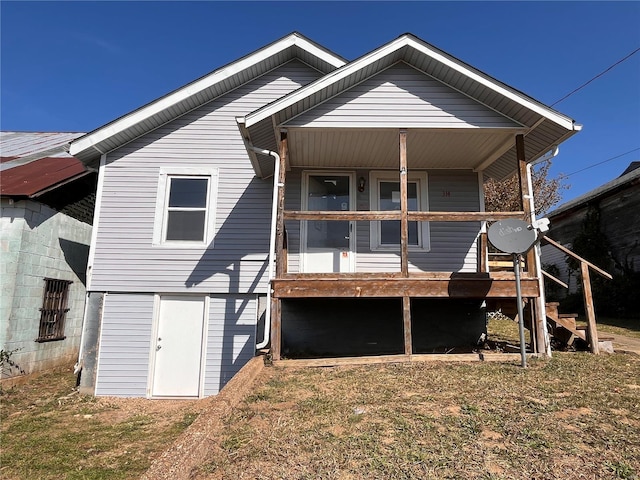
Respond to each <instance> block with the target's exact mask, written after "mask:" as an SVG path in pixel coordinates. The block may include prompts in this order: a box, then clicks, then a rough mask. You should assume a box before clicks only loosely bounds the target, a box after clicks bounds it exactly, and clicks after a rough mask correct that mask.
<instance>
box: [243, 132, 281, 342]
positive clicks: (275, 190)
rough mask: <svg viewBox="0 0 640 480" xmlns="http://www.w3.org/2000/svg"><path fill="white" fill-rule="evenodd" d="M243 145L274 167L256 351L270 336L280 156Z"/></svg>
mask: <svg viewBox="0 0 640 480" xmlns="http://www.w3.org/2000/svg"><path fill="white" fill-rule="evenodd" d="M243 140H244V145H245V147H247V149H248V150H251V151H253V152H255V153H260V154H262V155H270V156H272V157H273V158H274V159H275V163H276V164H275V167H274V171H273V199H272V202H271V233H270V235H269V268H268V276H269V285H268V288H267V309H266V311H265V320H264V337H263V339H262V341H261V342H260V343H256V350H260V349H262V348H265V347H266V346H267V345H268V344H269V340H270V335H271V280H273V278H274V275H273V264H274V263H275V259H276V216H277V215H278V189H279V188H282V187H284V185H280V184H279V183H278V179H279V178H280V155H278V154H277V153H276V152H274V151H271V150H265V149H262V148H258V147H254V146H253V145H251V144H250V143H249V141H248V140H247V139H246V138H244V137H243Z"/></svg>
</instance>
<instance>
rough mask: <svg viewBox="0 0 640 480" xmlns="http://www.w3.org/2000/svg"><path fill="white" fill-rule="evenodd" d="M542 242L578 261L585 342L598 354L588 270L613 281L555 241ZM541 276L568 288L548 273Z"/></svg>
mask: <svg viewBox="0 0 640 480" xmlns="http://www.w3.org/2000/svg"><path fill="white" fill-rule="evenodd" d="M543 241H544V242H546V243H548V244H549V245H552V246H553V247H555V248H557V249H558V250H560V251H561V252H563V253H564V254H566V255H569V256H570V257H572V258H574V259H576V260H578V261H579V262H580V273H581V277H582V294H583V298H584V310H585V313H586V316H587V340H588V342H589V348H590V350H591V353H594V354H598V353H600V349H599V345H598V329H597V326H596V314H595V309H594V305H593V294H592V292H591V279H590V277H589V269H592V270H593V271H594V272H596V273H597V274H599V275H601V276H603V277H604V278H608V279H609V280H611V279H613V277H612V276H611V274H610V273H607V272H605V271H604V270H602V269H601V268H599V267H597V266H596V265H594V264H593V263H591V262H589V261H588V260H585V259H584V258H582V257H581V256H580V255H577V254H575V253H574V252H572V251H571V250H569V249H568V248H566V247H564V246H562V245H561V244H559V243H558V242H556V241H555V240H552V239H551V238H549V237H544V238H543ZM542 274H543V275H544V276H545V277H547V278H549V279H550V280H552V281H554V282H556V283H557V284H559V285H562V286H563V287H564V288H569V286H568V285H567V284H566V283H564V282H563V281H561V280H559V279H558V278H556V277H554V276H553V275H551V274H550V273H548V272H545V271H544V270H543V271H542Z"/></svg>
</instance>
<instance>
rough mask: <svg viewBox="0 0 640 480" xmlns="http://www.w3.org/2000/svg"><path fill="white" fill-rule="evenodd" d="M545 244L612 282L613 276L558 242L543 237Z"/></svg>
mask: <svg viewBox="0 0 640 480" xmlns="http://www.w3.org/2000/svg"><path fill="white" fill-rule="evenodd" d="M542 240H543V241H544V242H547V243H549V244H550V245H553V246H554V247H556V248H557V249H558V250H560V251H561V252H564V253H566V254H567V255H569V256H570V257H573V258H575V259H576V260H578V261H580V262H581V263H586V264H587V265H589V268H592V269H593V270H594V271H595V272H596V273H599V274H600V275H602V276H603V277H604V278H608V279H609V280H612V279H613V277H612V276H611V274H609V273H607V272H605V271H604V270H602V269H601V268H599V267H596V266H595V265H594V264H593V263H591V262H589V261H588V260H585V259H584V258H582V257H581V256H580V255H576V254H575V253H573V252H572V251H571V250H569V249H568V248H566V247H564V246H562V245H561V244H559V243H558V242H556V241H555V240H552V239H551V238H549V237H543V239H542Z"/></svg>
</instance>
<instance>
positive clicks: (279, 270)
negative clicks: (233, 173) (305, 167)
mask: <svg viewBox="0 0 640 480" xmlns="http://www.w3.org/2000/svg"><path fill="white" fill-rule="evenodd" d="M279 150H280V151H279V155H280V172H279V175H278V212H277V217H276V277H278V276H280V275H282V274H283V273H285V271H286V268H287V267H286V264H285V262H284V255H283V250H284V185H285V183H284V182H285V179H286V176H287V169H286V164H287V157H288V156H289V145H288V141H287V134H286V133H284V132H283V133H281V138H280V145H279Z"/></svg>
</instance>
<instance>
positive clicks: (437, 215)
mask: <svg viewBox="0 0 640 480" xmlns="http://www.w3.org/2000/svg"><path fill="white" fill-rule="evenodd" d="M523 216H524V212H409V220H410V221H417V222H481V221H498V220H504V219H507V218H519V219H521V218H522V217H523Z"/></svg>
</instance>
